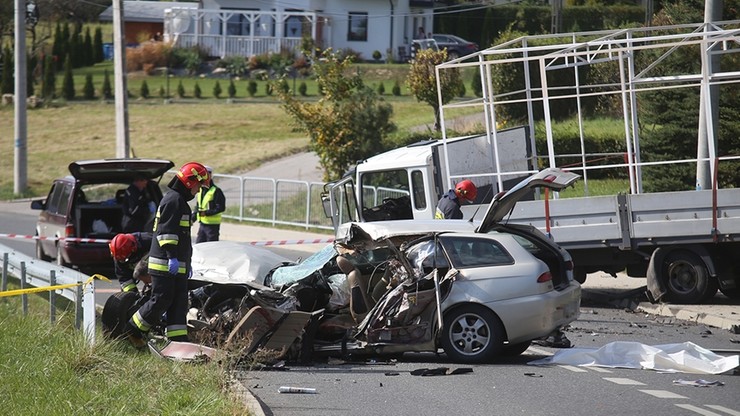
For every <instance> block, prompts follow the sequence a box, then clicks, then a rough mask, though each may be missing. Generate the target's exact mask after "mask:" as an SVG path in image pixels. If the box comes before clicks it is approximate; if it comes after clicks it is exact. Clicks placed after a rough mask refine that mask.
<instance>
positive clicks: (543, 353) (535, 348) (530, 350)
mask: <svg viewBox="0 0 740 416" xmlns="http://www.w3.org/2000/svg"><path fill="white" fill-rule="evenodd" d="M527 351H529V352H533V353H535V354H539V355H546V356H548V357H549V356H551V355H552V354H553V353H551V352H550V351H545V350H541V349H539V348H537V347H529V348H527Z"/></svg>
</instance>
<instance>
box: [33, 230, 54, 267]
mask: <svg viewBox="0 0 740 416" xmlns="http://www.w3.org/2000/svg"><path fill="white" fill-rule="evenodd" d="M38 236H39V235H38V234H36V237H38ZM36 258H37V259H39V260H41V261H51V256H47V255H46V253H44V247H43V246H42V245H41V241H40V240H36Z"/></svg>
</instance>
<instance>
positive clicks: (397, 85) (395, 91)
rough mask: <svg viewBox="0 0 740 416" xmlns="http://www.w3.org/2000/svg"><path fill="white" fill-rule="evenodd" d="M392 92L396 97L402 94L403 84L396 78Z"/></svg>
mask: <svg viewBox="0 0 740 416" xmlns="http://www.w3.org/2000/svg"><path fill="white" fill-rule="evenodd" d="M391 92H392V93H393V95H395V96H396V97H400V96H401V84H400V83H399V82H398V80H396V82H395V83H394V84H393V90H392V91H391Z"/></svg>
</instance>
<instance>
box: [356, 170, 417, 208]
mask: <svg viewBox="0 0 740 416" xmlns="http://www.w3.org/2000/svg"><path fill="white" fill-rule="evenodd" d="M361 180H362V207H363V208H371V207H375V206H378V205H380V204H381V203H382V202H383V200H385V199H396V198H400V197H403V196H408V195H409V177H408V173H407V172H406V170H405V169H398V170H387V171H383V172H369V173H366V174H364V175H362V179H361Z"/></svg>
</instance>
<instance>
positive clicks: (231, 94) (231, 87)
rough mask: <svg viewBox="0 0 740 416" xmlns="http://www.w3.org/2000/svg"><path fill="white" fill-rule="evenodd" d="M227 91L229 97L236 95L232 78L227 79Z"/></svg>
mask: <svg viewBox="0 0 740 416" xmlns="http://www.w3.org/2000/svg"><path fill="white" fill-rule="evenodd" d="M227 92H228V94H229V98H234V97H235V96H236V85H234V80H233V79H232V80H229V88H228V89H227Z"/></svg>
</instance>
